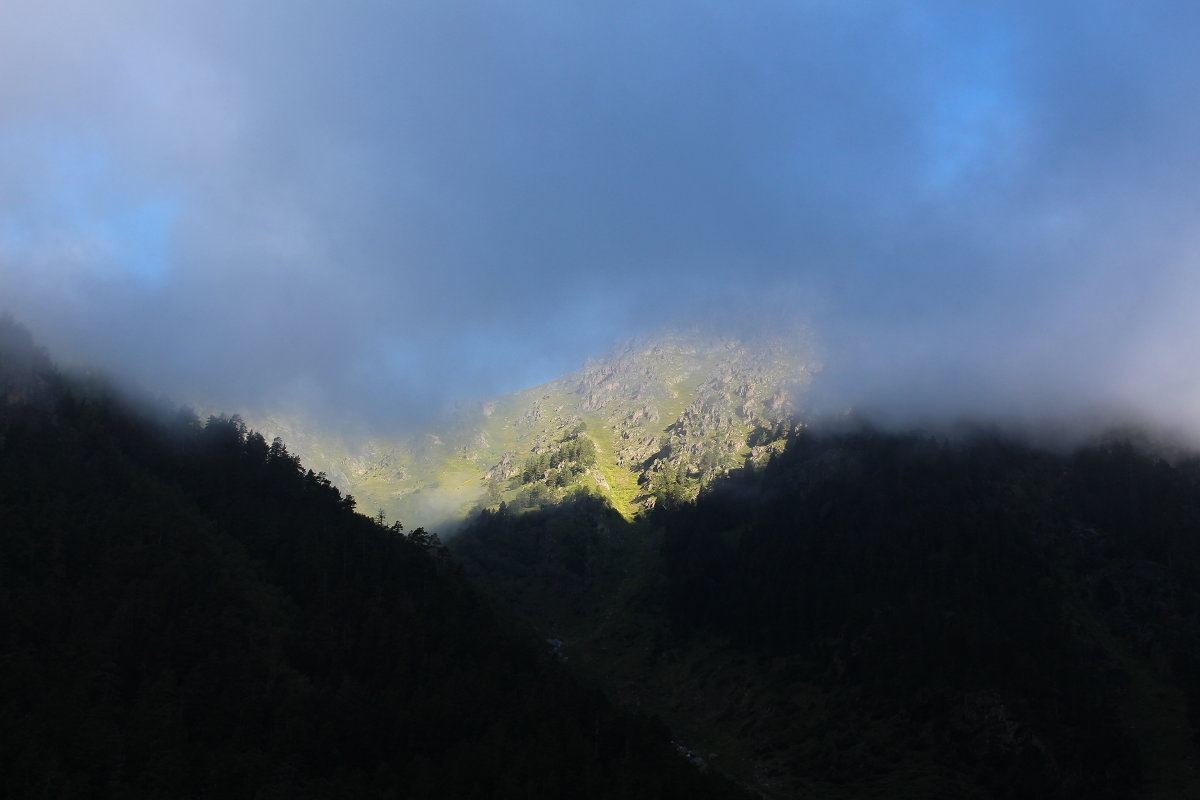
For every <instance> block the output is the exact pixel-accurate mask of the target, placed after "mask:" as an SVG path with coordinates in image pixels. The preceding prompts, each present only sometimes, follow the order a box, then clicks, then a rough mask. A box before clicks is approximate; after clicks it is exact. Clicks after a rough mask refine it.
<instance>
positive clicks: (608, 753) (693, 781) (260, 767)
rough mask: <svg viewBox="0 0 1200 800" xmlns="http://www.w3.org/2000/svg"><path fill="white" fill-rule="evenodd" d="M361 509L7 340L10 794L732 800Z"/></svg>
mask: <svg viewBox="0 0 1200 800" xmlns="http://www.w3.org/2000/svg"><path fill="white" fill-rule="evenodd" d="M354 507H355V502H354V500H353V498H351V497H349V496H343V495H342V494H341V492H339V490H338V489H337V488H336V487H335V486H333V485H332V483H331V482H330V481H329V480H328V479H327V478H326V477H325V476H324V475H322V474H319V473H313V472H312V471H311V470H305V469H304V468H303V467H302V466H301V464H300V462H299V459H298V458H297V457H296V456H294V455H293V454H291V453H289V452H288V449H287V447H286V446H285V445H284V443H283V442H282V441H281V440H278V439H276V440H275V441H274V442H272V443H270V444H268V443H267V441H266V440H265V438H264V437H263V436H261V435H259V434H257V433H255V432H254V431H252V430H249V429H248V428H247V427H246V425H245V424H244V423H243V422H242V421H241V420H239V419H238V418H236V417H233V418H224V417H218V416H213V417H210V418H209V419H208V420H207V421H206V422H205V423H204V424H201V423H200V422H199V420H197V419H196V418H195V416H193V415H191V414H189V413H178V414H176V413H166V412H162V411H156V410H149V411H143V412H138V413H135V412H132V411H130V410H128V408H127V404H126V403H125V402H124V401H123V400H121V399H119V398H118V397H117V396H116V395H115V394H114V393H113V392H111V391H109V390H107V389H105V388H104V387H103V386H102V385H96V384H95V383H92V384H87V385H85V384H83V383H80V382H79V381H76V380H71V379H67V378H65V377H63V376H61V375H59V374H58V373H56V372H55V371H54V370H53V369H52V368H51V367H50V365H49V363H48V362H47V361H46V360H45V357H44V356H43V355H42V354H40V353H39V352H38V351H37V349H36V348H35V347H33V345H32V344H31V343H30V342H29V341H28V337H27V335H25V334H24V332H23V331H21V330H20V329H19V328H17V327H16V326H14V325H12V324H11V323H10V322H7V321H3V322H0V718H3V719H4V721H5V724H4V725H3V726H2V728H0V794H3V795H4V796H5V797H14V798H15V797H57V798H74V797H87V798H105V797H171V798H176V797H217V796H220V797H233V798H239V797H246V798H251V797H254V798H265V797H313V798H318V797H319V798H337V797H348V798H349V797H353V798H364V797H389V798H391V797H414V798H416V797H462V798H470V797H480V798H483V797H486V798H504V797H521V798H527V797H555V798H563V797H572V798H575V797H648V798H649V797H654V798H657V797H689V798H690V797H696V796H699V797H727V796H731V794H732V791H731V790H730V789H729V788H728V787H727V786H725V785H723V784H722V783H721V782H720V781H719V780H717V779H716V778H715V777H714V776H706V775H703V774H702V773H701V772H699V771H698V770H696V769H695V768H694V767H693V766H692V765H690V764H688V763H687V762H686V761H685V760H684V759H683V758H681V757H679V755H678V753H676V752H675V751H674V749H673V748H672V747H671V745H670V743H669V740H668V736H667V733H666V731H665V730H663V729H662V728H661V726H659V725H658V724H657V723H654V722H651V721H648V720H647V719H645V718H642V717H638V716H636V715H631V714H628V713H625V712H619V711H617V710H615V709H614V708H613V707H612V706H611V705H609V704H608V703H607V702H606V701H605V700H604V699H603V697H602V696H601V695H600V694H599V693H598V692H596V691H594V690H591V689H587V688H584V687H582V686H581V685H580V684H578V683H577V682H575V681H574V680H573V679H572V678H570V677H569V676H568V675H567V674H566V673H565V672H564V671H563V670H562V669H561V667H560V666H559V665H558V664H557V663H556V662H555V660H554V659H553V658H552V657H551V656H549V655H547V654H545V652H544V648H542V647H540V646H534V645H533V644H532V643H529V642H527V641H525V640H523V639H518V638H514V637H513V636H512V635H510V634H509V633H507V632H506V630H505V629H504V628H503V627H502V626H501V625H499V624H498V623H497V621H496V620H495V618H494V616H493V615H492V613H491V612H490V611H489V610H488V608H487V607H486V606H485V605H484V604H483V603H482V601H481V600H480V598H479V597H478V596H477V594H476V593H475V592H474V591H473V590H472V589H471V588H470V587H469V586H468V585H467V583H466V582H465V581H464V580H463V579H462V578H461V577H460V575H459V574H458V572H457V569H456V568H455V567H454V566H453V564H452V563H451V562H449V561H448V560H447V559H446V558H445V557H444V556H442V555H439V553H440V548H439V544H438V542H437V540H436V538H435V537H433V536H432V535H431V534H428V533H427V532H425V531H423V530H420V529H418V530H416V531H413V532H412V534H409V535H404V534H403V533H402V526H400V525H398V524H395V523H393V524H392V525H390V526H388V525H385V524H384V523H385V522H386V518H385V517H384V516H383V515H380V518H379V519H378V520H377V521H373V520H371V519H368V518H367V517H364V516H361V515H359V514H358V513H356V512H355V510H354Z"/></svg>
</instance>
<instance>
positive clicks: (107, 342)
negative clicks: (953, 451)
mask: <svg viewBox="0 0 1200 800" xmlns="http://www.w3.org/2000/svg"><path fill="white" fill-rule="evenodd" d="M1198 17H1200V6H1196V4H1194V3H1184V2H1177V3H1171V2H1143V3H1137V4H1132V3H1116V2H1103V1H1100V2H1089V3H1077V2H1046V0H1041V1H1040V2H1002V3H999V2H998V3H987V2H975V3H962V2H950V1H949V0H947V2H886V3H885V2H879V3H866V2H853V1H847V2H836V3H833V2H823V1H818V0H812V1H811V2H801V1H800V0H791V1H790V2H772V1H771V0H763V2H755V3H737V2H732V1H729V2H721V1H719V0H717V1H713V2H700V3H695V2H688V3H684V2H654V1H653V0H640V1H639V2H636V3H633V2H629V3H626V2H604V3H591V2H581V3H569V4H554V3H530V2H521V1H520V0H516V1H510V2H486V1H485V2H471V3H465V2H454V1H453V0H450V1H447V0H439V2H436V3H435V2H430V3H411V2H409V3H403V2H398V3H375V2H338V3H332V2H286V3H285V2H239V3H225V2H174V3H171V2H164V3H153V4H148V3H139V2H122V1H121V0H110V1H109V2H105V3H86V2H54V1H53V0H37V2H26V0H8V2H6V3H5V4H4V8H3V10H0V309H5V308H6V309H7V310H8V311H10V312H11V313H12V314H13V315H14V316H15V317H16V318H17V319H18V320H20V321H22V322H24V323H25V324H26V325H28V326H29V327H30V328H31V329H32V330H33V331H34V333H35V335H37V336H38V337H39V339H41V341H42V342H43V343H44V344H45V345H46V346H47V347H48V348H49V349H51V351H52V352H54V353H55V354H56V355H57V356H58V357H59V358H60V359H66V360H71V359H75V360H78V361H81V362H87V363H95V364H98V365H101V366H103V367H105V368H107V369H109V370H112V371H113V372H115V373H116V374H118V375H120V376H122V377H124V378H126V379H129V380H133V381H137V382H139V383H140V384H143V385H146V386H152V387H154V388H156V389H158V390H161V391H164V392H167V393H170V394H172V395H173V396H175V397H177V398H179V399H180V400H188V401H191V402H202V403H208V404H213V405H217V406H221V407H229V408H237V407H244V406H246V405H249V404H255V403H258V404H263V405H265V406H268V407H271V406H279V405H289V404H300V405H302V406H304V407H306V408H308V409H309V410H312V411H315V412H319V413H332V412H337V413H339V414H342V415H346V416H349V417H352V418H362V419H369V420H373V421H375V422H377V423H379V424H383V423H385V422H389V421H392V422H394V421H395V420H397V419H412V418H419V417H421V416H422V415H424V414H427V413H430V412H431V411H434V410H436V409H438V408H441V407H443V406H444V405H445V404H446V403H448V402H450V401H451V400H452V399H453V398H457V397H462V396H481V395H487V394H491V393H494V392H498V391H503V390H509V389H515V388H518V387H520V386H524V385H529V384H532V383H536V382H539V381H541V380H546V379H548V378H550V377H553V376H554V375H556V374H559V373H562V372H565V371H568V370H570V369H573V368H575V367H577V366H578V365H579V364H580V363H581V362H582V361H583V359H584V358H586V357H587V356H589V355H593V354H596V353H598V352H601V351H603V350H604V349H606V347H607V346H608V345H609V344H610V343H611V342H612V341H613V340H615V339H619V338H625V337H628V336H632V335H635V334H638V333H644V332H646V331H650V330H653V329H655V328H658V327H660V326H661V325H663V324H671V323H679V322H690V321H695V320H710V319H717V320H721V321H725V322H729V321H732V322H734V323H736V324H739V325H744V324H750V323H754V324H761V325H766V326H775V325H781V324H784V323H792V322H794V321H795V320H798V319H800V320H803V321H804V323H805V324H806V325H807V326H808V329H810V330H813V331H815V332H816V335H817V336H818V338H819V340H820V345H821V347H822V350H823V353H824V360H825V363H826V365H827V370H826V372H825V373H824V374H823V377H822V380H823V381H825V383H824V387H823V389H822V392H823V397H824V398H825V400H824V402H830V403H833V404H835V405H836V404H838V403H846V404H865V405H868V406H874V407H879V408H886V409H890V410H891V411H892V412H893V413H895V414H899V415H901V416H903V415H905V414H916V413H922V414H930V413H933V414H961V413H976V414H992V415H1004V414H1029V413H1052V414H1062V415H1066V416H1069V415H1071V414H1075V413H1079V412H1080V411H1090V410H1093V409H1097V408H1122V409H1133V410H1136V411H1137V412H1139V413H1141V414H1143V415H1146V416H1150V417H1152V418H1155V419H1156V420H1159V421H1165V422H1173V423H1177V424H1182V425H1185V426H1188V427H1189V428H1192V429H1200V425H1197V424H1196V410H1197V409H1200V403H1198V401H1200V371H1198V370H1197V368H1196V366H1195V364H1196V358H1195V350H1196V348H1195V346H1194V342H1195V341H1196V339H1197V332H1198V331H1197V327H1198V325H1197V322H1196V314H1195V313H1194V310H1193V306H1194V304H1195V298H1196V297H1197V296H1198V295H1197V289H1200V286H1197V283H1198V282H1200V270H1198V269H1197V246H1196V236H1195V230H1196V223H1197V214H1198V211H1200V208H1198V206H1200V200H1198V197H1200V195H1197V192H1196V187H1197V186H1200V155H1198V152H1197V142H1200V104H1198V103H1197V102H1196V98H1197V97H1198V96H1200V58H1198V57H1197V56H1196V49H1195V38H1196V36H1195V34H1196V31H1197V30H1200V26H1198V23H1200V19H1198Z"/></svg>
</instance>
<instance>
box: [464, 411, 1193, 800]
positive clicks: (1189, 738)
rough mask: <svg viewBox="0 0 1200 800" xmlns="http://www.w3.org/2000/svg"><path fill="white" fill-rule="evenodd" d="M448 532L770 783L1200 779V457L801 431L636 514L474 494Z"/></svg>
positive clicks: (614, 683)
mask: <svg viewBox="0 0 1200 800" xmlns="http://www.w3.org/2000/svg"><path fill="white" fill-rule="evenodd" d="M452 544H453V548H454V550H455V552H456V553H457V554H458V556H459V558H460V559H461V560H462V561H463V563H464V564H465V565H466V566H467V567H468V568H469V571H470V572H471V574H472V575H474V576H476V577H477V579H478V580H480V581H481V582H484V583H486V584H487V585H489V586H490V587H491V591H492V592H493V594H494V595H495V596H496V597H497V599H498V600H499V601H500V602H502V603H505V604H507V606H508V607H509V608H511V609H513V613H514V614H516V615H518V616H519V617H520V618H522V619H524V620H525V622H526V624H528V625H530V626H532V627H534V628H535V629H537V630H539V631H540V632H541V633H542V634H543V635H546V636H554V637H557V638H559V639H561V640H562V641H563V645H562V652H563V654H564V655H565V656H566V657H567V658H568V659H569V663H570V664H572V665H573V666H575V667H576V668H577V669H579V670H580V671H581V672H583V673H584V674H589V675H593V676H595V677H597V678H598V679H600V680H602V681H603V682H604V683H605V685H607V686H608V687H609V689H610V690H611V691H613V692H614V693H616V694H617V695H618V696H620V697H621V698H623V700H624V701H625V702H626V703H627V704H628V705H629V706H630V707H633V708H640V709H650V710H653V711H654V712H655V713H658V714H661V715H662V716H663V717H664V719H666V720H667V721H668V722H669V723H670V725H671V727H672V730H673V731H674V732H675V734H676V735H677V736H678V737H680V738H681V740H683V741H686V743H687V745H688V746H689V747H690V748H692V749H693V750H695V751H696V752H698V753H702V754H704V757H705V758H707V759H708V760H709V761H710V763H711V765H712V766H714V767H715V768H717V769H719V770H722V771H726V772H728V773H731V774H733V775H736V776H738V777H739V778H741V779H742V780H744V781H746V782H747V783H749V784H751V785H753V786H754V787H755V788H756V789H757V790H758V791H760V792H762V793H763V794H764V795H766V796H768V797H778V798H786V797H800V796H814V797H830V798H858V797H887V798H898V797H914V798H918V797H981V798H982V797H1005V798H1025V797H1061V798H1068V797H1069V798H1097V797H1108V798H1114V799H1115V798H1130V797H1146V798H1184V797H1191V796H1194V795H1195V793H1196V792H1197V791H1200V775H1198V774H1197V764H1198V763H1200V761H1198V760H1197V759H1198V757H1200V751H1198V748H1197V740H1196V731H1197V727H1198V723H1200V620H1198V617H1197V609H1200V459H1198V458H1197V457H1195V456H1179V455H1175V456H1174V457H1173V458H1172V459H1171V460H1167V459H1166V458H1165V457H1164V456H1162V455H1160V454H1159V451H1158V450H1156V449H1154V448H1152V447H1150V446H1149V445H1145V444H1136V443H1135V442H1134V441H1131V440H1130V439H1128V438H1124V437H1120V436H1110V437H1103V438H1100V439H1097V440H1096V441H1095V442H1094V443H1092V444H1089V445H1087V446H1083V447H1080V448H1078V449H1077V450H1075V451H1074V452H1072V453H1069V454H1061V453H1057V452H1048V451H1045V450H1042V449H1039V448H1038V447H1035V446H1032V445H1029V444H1026V443H1023V442H1021V441H1019V440H1015V439H1012V438H1009V437H1006V436H1004V435H1001V434H997V433H994V432H986V431H985V432H977V433H971V434H968V435H965V436H958V437H955V438H954V439H947V438H943V437H935V436H929V435H923V434H903V435H902V434H895V433H888V432H883V431H877V430H873V429H870V428H861V429H854V430H849V431H845V432H842V433H836V434H835V433H829V434H816V433H812V432H809V431H805V432H802V433H800V434H796V435H793V436H791V437H790V438H789V440H788V442H787V447H786V449H785V450H784V451H783V452H782V453H780V454H779V455H778V456H776V457H775V458H774V459H773V460H772V461H771V462H770V464H769V465H767V466H766V467H765V468H763V469H756V470H755V469H750V470H745V471H742V472H739V473H737V474H736V475H734V476H732V477H730V478H728V479H725V480H723V481H720V482H718V483H716V484H714V485H713V486H712V488H711V489H710V491H707V492H705V493H704V494H702V495H701V497H700V498H699V500H698V502H696V503H695V504H683V505H680V506H677V507H675V508H673V509H670V510H663V511H660V512H658V513H656V514H654V515H653V516H652V517H651V518H650V519H649V520H644V521H641V522H639V523H637V524H635V525H626V524H624V523H623V522H622V521H621V520H620V519H619V518H618V517H616V516H615V515H612V514H609V515H608V516H605V515H604V514H603V513H602V510H601V509H599V508H595V507H589V506H588V505H586V504H582V505H581V504H578V503H576V504H568V505H566V506H562V507H560V508H557V509H553V510H547V511H543V512H537V513H532V514H530V513H527V514H523V515H516V514H513V513H511V512H507V511H501V512H498V513H496V512H484V513H482V514H480V515H479V516H478V517H477V518H476V519H475V520H474V521H473V522H472V524H471V525H470V526H468V528H467V529H465V530H464V532H463V533H462V534H461V535H460V536H459V537H458V538H457V539H456V540H455V541H454V542H453V543H452Z"/></svg>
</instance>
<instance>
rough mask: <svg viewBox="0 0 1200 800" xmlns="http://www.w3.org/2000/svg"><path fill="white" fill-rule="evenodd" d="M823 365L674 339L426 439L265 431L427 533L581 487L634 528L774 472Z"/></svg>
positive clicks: (791, 347) (695, 337)
mask: <svg viewBox="0 0 1200 800" xmlns="http://www.w3.org/2000/svg"><path fill="white" fill-rule="evenodd" d="M819 368H820V366H819V364H818V363H817V362H815V361H814V360H813V357H812V354H811V352H810V348H808V346H807V345H806V344H804V343H802V342H799V343H798V342H783V341H756V342H742V341H738V340H734V339H730V338H724V337H717V336H708V335H700V334H697V333H688V334H685V333H666V334H661V335H658V336H654V337H648V338H645V339H640V340H635V341H632V342H629V343H626V344H624V345H621V346H619V347H618V348H616V349H615V350H614V351H613V352H612V353H610V354H609V355H608V356H606V357H604V358H601V359H598V360H596V361H595V362H593V363H590V364H588V365H587V366H585V367H584V368H583V369H581V370H579V371H578V372H575V373H572V374H570V375H567V376H564V377H562V378H559V379H556V380H554V381H550V382H549V383H546V384H543V385H540V386H535V387H532V388H529V389H524V390H521V391H518V392H513V393H511V394H507V395H503V396H501V397H497V398H493V399H491V400H487V401H483V402H478V403H472V404H464V405H463V406H461V407H460V408H459V409H458V410H457V411H456V412H455V414H454V415H452V417H451V418H449V419H447V420H446V421H445V422H444V423H443V424H442V425H440V426H438V428H437V429H436V430H431V431H429V432H427V433H425V434H423V435H418V436H410V437H407V438H391V439H369V440H367V441H366V442H363V443H360V444H357V445H354V444H350V443H348V442H347V441H346V440H344V439H342V438H340V437H338V436H336V435H333V434H331V433H328V432H323V431H321V430H320V427H319V425H316V424H312V423H307V424H306V423H304V422H302V421H298V420H288V419H284V418H281V417H266V418H264V419H261V420H257V419H256V420H255V421H254V422H255V425H256V427H259V428H260V429H262V430H264V431H266V432H267V433H268V434H269V435H280V436H283V437H284V438H286V439H287V441H289V442H292V443H293V447H294V449H295V450H296V452H298V453H300V454H301V456H302V457H303V458H304V460H305V462H306V463H309V464H311V465H312V466H313V468H314V469H318V470H320V471H324V472H325V473H326V474H327V475H328V476H329V477H330V478H331V479H332V480H333V481H334V482H335V483H336V484H337V485H338V486H340V487H341V488H343V489H344V490H346V491H348V492H351V493H353V494H354V495H355V496H356V497H357V498H359V500H360V501H361V502H362V504H363V507H364V508H367V509H370V510H371V511H375V510H376V509H382V510H383V511H384V512H385V514H387V515H388V516H390V517H393V518H402V519H407V520H413V521H415V523H416V524H421V525H437V526H438V527H439V529H444V528H445V527H446V525H453V524H455V523H456V522H457V521H458V520H461V518H462V517H463V516H465V514H466V512H467V511H468V510H470V509H471V508H472V507H475V506H478V505H482V506H485V507H488V506H490V507H495V506H497V505H498V504H499V503H500V502H504V503H506V504H507V505H508V506H511V507H520V508H529V507H539V506H542V505H545V504H547V503H552V502H555V501H557V500H560V499H562V497H564V496H565V495H567V494H570V493H576V492H580V491H583V492H590V493H595V494H599V495H601V496H603V497H605V498H606V499H607V500H608V502H610V503H611V504H612V505H613V507H614V508H616V509H617V510H618V511H619V512H620V513H621V514H622V515H623V516H625V517H626V518H627V519H629V518H632V517H633V516H634V515H635V514H636V513H638V512H640V511H643V510H645V509H647V508H651V507H653V506H654V505H655V503H657V502H662V501H663V500H664V499H665V500H666V501H667V502H682V501H686V500H688V499H691V498H693V497H695V495H696V493H697V491H698V490H699V488H700V487H701V486H704V485H707V484H708V483H711V482H712V481H713V480H714V479H715V478H717V477H719V476H720V475H722V474H725V473H726V472H728V471H729V470H730V469H735V468H738V467H741V466H743V464H744V463H745V462H746V460H747V459H749V460H750V461H752V462H755V463H762V462H763V461H764V460H765V459H766V458H767V457H768V456H769V454H770V453H771V452H774V451H777V450H778V448H779V446H780V443H781V442H782V440H783V438H784V437H785V436H786V434H787V433H788V431H789V430H790V428H791V426H792V424H793V420H794V417H795V414H796V411H797V406H796V398H797V397H798V395H799V393H800V392H801V391H802V390H803V389H804V388H805V387H806V386H807V385H808V383H809V381H810V380H811V378H812V375H813V373H814V372H815V371H817V370H819ZM570 441H574V442H577V443H590V444H586V447H587V448H588V451H589V456H588V459H587V463H583V462H580V461H575V460H564V459H563V458H561V457H556V454H559V453H560V451H562V450H563V449H564V447H565V446H567V443H568V442H570ZM572 446H577V445H572ZM541 456H545V458H544V459H542V460H541V461H543V462H545V463H541V462H539V461H538V457H541ZM550 462H554V463H553V464H551V463H550ZM564 468H565V469H564Z"/></svg>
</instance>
